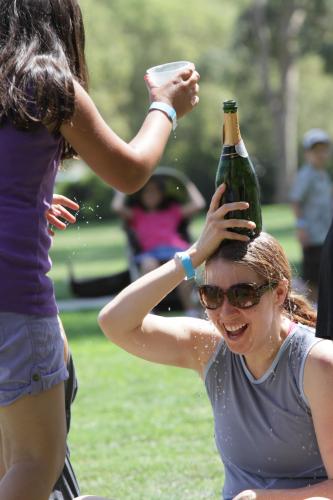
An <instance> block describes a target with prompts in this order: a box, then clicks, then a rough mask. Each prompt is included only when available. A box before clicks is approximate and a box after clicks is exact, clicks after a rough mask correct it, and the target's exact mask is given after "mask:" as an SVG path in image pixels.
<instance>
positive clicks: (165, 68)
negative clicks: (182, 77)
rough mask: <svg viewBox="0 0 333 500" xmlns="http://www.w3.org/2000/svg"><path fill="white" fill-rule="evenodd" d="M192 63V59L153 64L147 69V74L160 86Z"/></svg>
mask: <svg viewBox="0 0 333 500" xmlns="http://www.w3.org/2000/svg"><path fill="white" fill-rule="evenodd" d="M190 65H191V63H190V61H174V62H170V63H166V64H160V65H159V66H153V67H152V68H149V69H147V71H146V74H147V75H149V78H150V80H151V81H152V82H153V84H154V85H156V86H157V87H159V86H160V85H164V83H166V82H167V81H169V80H171V78H173V77H174V76H175V75H177V74H178V73H180V72H181V71H183V70H184V69H186V68H188V67H189V66H190Z"/></svg>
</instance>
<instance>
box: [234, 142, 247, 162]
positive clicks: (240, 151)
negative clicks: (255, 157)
mask: <svg viewBox="0 0 333 500" xmlns="http://www.w3.org/2000/svg"><path fill="white" fill-rule="evenodd" d="M235 149H236V152H237V154H239V156H242V157H243V158H247V157H248V156H249V155H248V154H247V151H246V147H245V144H244V142H243V140H240V141H239V143H238V144H236V146H235Z"/></svg>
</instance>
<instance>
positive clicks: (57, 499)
mask: <svg viewBox="0 0 333 500" xmlns="http://www.w3.org/2000/svg"><path fill="white" fill-rule="evenodd" d="M67 369H68V373H69V378H68V379H67V380H66V382H65V408H66V424H67V434H68V433H69V429H70V424H71V404H72V402H73V401H74V399H75V396H76V393H77V388H78V383H77V378H76V375H75V368H74V363H73V358H72V355H71V354H69V357H68V361H67ZM78 496H80V488H79V485H78V482H77V479H76V477H75V473H74V470H73V467H72V464H71V461H70V452H69V448H68V445H67V448H66V458H65V465H64V468H63V470H62V474H61V476H60V477H59V479H58V481H57V482H56V484H55V486H54V488H53V492H52V493H51V495H50V497H49V500H72V499H73V498H75V497H78Z"/></svg>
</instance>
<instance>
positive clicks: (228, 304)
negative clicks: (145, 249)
mask: <svg viewBox="0 0 333 500" xmlns="http://www.w3.org/2000/svg"><path fill="white" fill-rule="evenodd" d="M224 189H225V186H224V185H222V186H220V187H219V188H218V189H217V191H216V192H215V194H214V196H213V198H212V201H211V204H210V208H209V210H208V214H207V218H206V223H205V225H204V228H203V230H202V233H201V235H200V237H199V239H198V240H197V242H196V243H195V244H194V245H192V246H191V247H190V248H189V249H188V250H187V251H186V252H183V253H182V254H181V255H178V256H177V257H175V258H173V259H171V260H170V261H168V262H167V263H166V264H164V265H162V266H161V267H159V268H158V269H155V270H154V271H152V272H150V273H148V274H146V275H144V276H142V277H141V278H139V279H138V280H137V281H135V282H133V283H132V284H130V285H129V286H128V287H127V288H125V289H124V290H123V291H122V292H121V293H119V294H118V295H117V296H116V297H115V298H114V299H113V300H112V301H111V302H109V304H107V305H106V306H105V307H104V308H103V309H102V311H101V312H100V314H99V324H100V327H101V329H102V331H103V332H104V334H105V335H106V337H107V338H108V339H110V340H111V341H112V342H114V343H115V344H116V345H118V346H119V347H121V348H122V349H124V350H126V351H127V352H129V353H131V354H133V355H135V356H138V357H140V358H143V359H146V360H147V361H151V362H155V363H162V364H166V365H173V366H178V367H181V368H187V369H191V370H194V371H195V372H196V373H198V374H199V375H200V377H202V379H203V381H204V383H205V386H206V390H207V393H208V397H209V399H210V401H211V405H212V409H213V414H214V424H215V425H214V429H215V440H216V445H217V448H218V451H219V453H220V456H221V459H222V461H223V464H224V474H225V482H224V488H223V499H224V500H232V499H233V500H249V499H253V500H255V499H260V500H274V499H277V500H282V499H283V500H287V499H289V498H290V499H295V500H304V499H309V498H314V497H316V498H318V497H320V498H327V499H328V498H333V454H332V449H333V435H332V422H333V400H332V397H331V395H332V386H333V343H332V342H330V341H328V340H321V339H317V338H316V337H315V333H314V325H315V320H316V316H315V312H314V310H313V309H312V308H311V306H310V304H309V303H308V302H307V301H306V300H305V299H304V298H303V297H302V296H299V295H296V294H295V293H294V292H293V291H292V290H291V269H290V265H289V262H288V259H287V256H286V255H285V253H284V251H283V249H282V247H281V245H280V244H279V243H278V242H277V241H276V240H275V239H274V238H273V237H272V236H270V235H269V234H267V233H264V232H262V233H260V235H259V236H258V237H257V238H255V239H253V240H252V241H249V239H248V238H247V237H246V236H244V235H241V234H238V233H235V232H231V231H230V229H231V228H235V227H244V228H247V229H253V228H254V227H255V224H254V223H253V222H250V221H246V220H233V219H226V218H225V216H226V214H227V213H228V212H230V211H232V210H245V209H246V208H248V204H247V203H244V202H238V203H230V204H225V205H222V206H220V199H221V195H222V194H223V192H224ZM229 240H230V241H229ZM221 242H223V244H222V245H221ZM203 263H205V271H204V280H203V283H201V284H200V285H199V287H198V290H199V295H200V298H201V302H202V304H203V306H204V307H205V310H206V313H207V319H206V320H203V319H198V318H187V317H162V316H157V315H154V314H150V311H151V310H152V309H153V308H154V307H155V305H156V304H157V303H158V302H159V301H160V300H161V299H162V297H163V296H164V295H165V294H167V293H169V292H170V290H172V289H173V288H174V287H176V286H177V285H178V284H179V283H180V282H181V281H182V280H183V279H184V278H185V277H188V278H193V277H194V275H195V273H194V269H195V268H197V267H199V266H201V265H202V264H203ZM129 310H130V311H131V314H128V311H129Z"/></svg>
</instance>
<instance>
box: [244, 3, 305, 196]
mask: <svg viewBox="0 0 333 500" xmlns="http://www.w3.org/2000/svg"><path fill="white" fill-rule="evenodd" d="M266 9H267V0H254V9H253V27H254V33H255V36H256V37H257V41H258V46H259V50H258V53H257V56H258V57H257V60H258V64H259V68H260V70H261V82H262V87H263V93H264V96H265V100H266V103H267V107H268V109H269V110H270V113H271V116H272V123H273V129H272V132H273V135H274V144H275V148H274V164H275V180H276V188H275V195H274V201H275V202H284V201H287V199H288V191H289V189H290V184H291V182H292V179H293V177H294V175H295V173H296V169H297V149H298V148H297V118H298V109H297V101H298V65H297V62H298V57H299V47H298V35H299V32H300V30H301V28H302V25H303V23H304V21H305V17H306V13H305V11H304V9H298V8H296V7H295V5H294V2H293V1H292V0H290V1H289V2H281V5H280V9H282V12H281V10H280V18H279V20H280V23H279V27H278V29H277V31H276V40H277V41H276V42H275V43H277V44H278V54H279V55H278V58H277V60H276V63H277V69H278V71H279V74H280V85H279V88H278V89H277V90H275V91H273V88H272V84H271V80H270V75H271V66H272V64H273V58H272V50H271V43H272V39H274V37H273V34H272V29H273V27H271V26H269V24H268V21H267V16H266Z"/></svg>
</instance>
